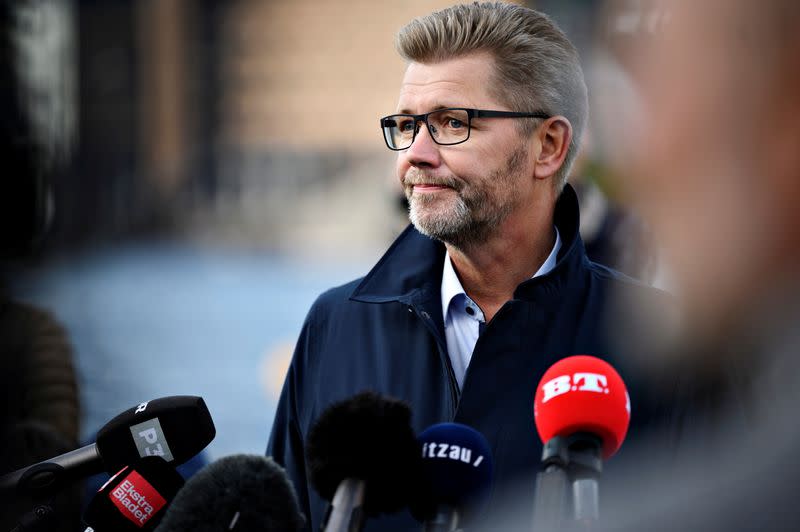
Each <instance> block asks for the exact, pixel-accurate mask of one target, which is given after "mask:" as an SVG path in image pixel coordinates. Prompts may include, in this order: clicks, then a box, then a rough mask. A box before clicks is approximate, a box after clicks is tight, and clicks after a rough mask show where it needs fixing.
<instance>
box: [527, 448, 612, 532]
mask: <svg viewBox="0 0 800 532" xmlns="http://www.w3.org/2000/svg"><path fill="white" fill-rule="evenodd" d="M601 449H602V442H601V440H600V438H598V437H597V436H595V435H593V434H588V433H576V434H573V435H571V436H567V437H563V436H556V437H554V438H551V439H550V440H549V441H548V442H547V443H545V445H544V448H543V449H542V470H541V471H540V472H539V474H538V475H537V477H536V495H535V497H534V504H533V508H534V515H533V523H534V527H533V529H534V530H539V531H545V532H547V531H556V530H566V529H572V528H576V527H577V528H581V529H590V528H591V527H592V525H593V524H594V523H596V522H597V520H598V518H599V486H598V478H599V476H600V473H601V472H602V470H603V461H602V458H601Z"/></svg>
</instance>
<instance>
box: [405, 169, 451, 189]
mask: <svg viewBox="0 0 800 532" xmlns="http://www.w3.org/2000/svg"><path fill="white" fill-rule="evenodd" d="M403 185H405V186H406V187H409V186H413V185H438V186H444V187H449V188H452V189H455V190H460V189H461V181H460V180H459V179H457V178H456V177H455V176H433V175H430V174H428V173H426V172H424V171H420V170H418V169H416V168H412V169H411V170H409V171H408V173H406V175H405V178H403Z"/></svg>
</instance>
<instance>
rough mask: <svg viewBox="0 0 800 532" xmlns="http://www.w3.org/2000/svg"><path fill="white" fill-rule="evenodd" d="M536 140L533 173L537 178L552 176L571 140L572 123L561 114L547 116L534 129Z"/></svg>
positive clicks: (562, 159) (560, 164)
mask: <svg viewBox="0 0 800 532" xmlns="http://www.w3.org/2000/svg"><path fill="white" fill-rule="evenodd" d="M536 140H537V144H538V145H539V146H540V150H539V151H538V154H537V156H536V166H535V168H534V172H533V175H534V177H535V178H537V179H546V178H548V177H552V176H553V175H555V173H556V172H557V171H558V169H559V168H561V166H562V165H563V164H564V159H565V158H566V157H567V151H568V150H569V145H570V142H572V124H570V123H569V120H567V119H566V118H565V117H563V116H553V117H551V118H548V119H547V120H545V121H544V122H543V123H542V125H541V126H539V129H537V130H536Z"/></svg>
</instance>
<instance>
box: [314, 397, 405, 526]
mask: <svg viewBox="0 0 800 532" xmlns="http://www.w3.org/2000/svg"><path fill="white" fill-rule="evenodd" d="M419 454H420V453H419V443H418V442H417V440H416V437H415V436H414V430H413V429H412V427H411V409H410V408H409V407H408V405H407V404H406V403H404V402H402V401H399V400H397V399H391V398H387V397H382V396H380V395H378V394H376V393H373V392H362V393H360V394H358V395H356V396H354V397H352V398H350V399H347V400H345V401H341V402H339V403H335V404H333V405H331V406H330V407H328V408H327V409H326V410H325V411H324V412H323V413H322V415H320V417H319V419H318V420H317V421H316V423H315V424H314V426H313V427H312V428H311V431H310V432H309V435H308V440H307V442H306V455H307V459H308V467H309V476H310V478H311V483H312V485H313V486H314V488H315V489H316V490H317V492H318V493H319V494H320V495H321V496H322V497H323V498H324V499H326V500H328V501H331V504H330V506H329V507H328V512H327V514H326V516H325V519H324V521H323V528H324V530H325V531H327V532H332V531H348V532H355V531H360V530H362V529H363V527H364V521H365V519H366V517H367V516H375V515H378V514H381V513H393V512H397V511H399V510H401V509H402V508H404V507H405V506H407V505H408V502H409V499H410V494H411V485H412V482H413V481H414V480H415V477H416V475H417V472H418V471H419V462H420V458H419Z"/></svg>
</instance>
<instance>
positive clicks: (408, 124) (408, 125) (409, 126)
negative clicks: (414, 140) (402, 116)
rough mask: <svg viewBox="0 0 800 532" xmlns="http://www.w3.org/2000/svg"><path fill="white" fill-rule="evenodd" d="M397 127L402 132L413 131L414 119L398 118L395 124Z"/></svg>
mask: <svg viewBox="0 0 800 532" xmlns="http://www.w3.org/2000/svg"><path fill="white" fill-rule="evenodd" d="M397 129H399V130H400V131H403V132H408V133H410V132H412V131H414V121H413V120H399V121H398V124H397Z"/></svg>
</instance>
